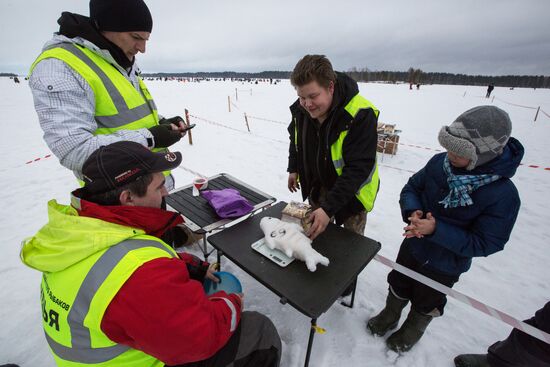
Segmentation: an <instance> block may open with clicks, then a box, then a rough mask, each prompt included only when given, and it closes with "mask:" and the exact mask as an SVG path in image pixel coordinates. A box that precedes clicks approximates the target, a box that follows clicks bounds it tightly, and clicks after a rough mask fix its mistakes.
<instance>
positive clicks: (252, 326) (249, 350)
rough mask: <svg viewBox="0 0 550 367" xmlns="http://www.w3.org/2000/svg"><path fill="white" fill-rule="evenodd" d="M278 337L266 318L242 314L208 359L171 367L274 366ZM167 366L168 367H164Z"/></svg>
mask: <svg viewBox="0 0 550 367" xmlns="http://www.w3.org/2000/svg"><path fill="white" fill-rule="evenodd" d="M280 360H281V338H280V337H279V334H278V333H277V329H275V326H274V325H273V323H272V322H271V320H269V319H268V318H267V317H266V316H264V315H262V314H260V313H258V312H251V311H245V312H243V313H242V314H241V322H240V323H239V326H238V327H237V330H235V332H234V333H233V335H231V337H230V338H229V340H228V342H227V344H226V345H224V346H223V348H222V349H220V350H219V351H218V352H217V353H216V354H214V355H213V356H212V357H210V358H208V359H206V360H204V361H199V362H193V363H186V364H182V365H178V366H172V367H225V366H231V367H258V366H262V367H278V366H279V363H280ZM165 367H168V366H165Z"/></svg>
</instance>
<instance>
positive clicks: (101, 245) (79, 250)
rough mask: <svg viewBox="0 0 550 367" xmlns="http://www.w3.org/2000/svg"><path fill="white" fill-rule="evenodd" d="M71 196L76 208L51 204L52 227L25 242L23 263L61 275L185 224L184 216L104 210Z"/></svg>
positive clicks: (151, 210)
mask: <svg viewBox="0 0 550 367" xmlns="http://www.w3.org/2000/svg"><path fill="white" fill-rule="evenodd" d="M80 194H81V189H78V190H76V191H74V192H73V193H72V195H71V202H72V205H61V204H58V203H57V201H55V200H51V201H49V202H48V218H49V221H48V223H47V224H46V225H45V226H44V227H42V228H41V229H40V230H39V231H38V233H37V234H35V235H34V236H33V237H31V238H28V239H26V240H24V241H23V244H22V248H21V255H20V256H21V260H22V261H23V263H24V264H26V265H28V266H29V267H31V268H34V269H36V270H39V271H42V272H55V271H61V270H63V269H66V268H68V267H70V266H71V265H73V264H76V263H77V262H79V261H81V260H83V259H85V258H87V257H88V256H90V255H92V254H94V253H96V252H98V251H102V250H104V249H106V248H108V247H111V246H114V245H117V244H118V243H120V242H122V241H124V240H127V239H129V238H131V237H135V236H139V235H150V236H153V237H156V238H160V236H162V235H163V234H164V233H165V232H166V231H168V230H169V229H170V228H172V227H174V226H176V225H178V224H180V223H183V218H182V216H181V215H179V214H178V213H175V212H170V211H166V210H163V209H160V208H150V207H138V206H102V205H98V204H95V203H93V202H90V201H87V200H85V199H82V198H81V197H80Z"/></svg>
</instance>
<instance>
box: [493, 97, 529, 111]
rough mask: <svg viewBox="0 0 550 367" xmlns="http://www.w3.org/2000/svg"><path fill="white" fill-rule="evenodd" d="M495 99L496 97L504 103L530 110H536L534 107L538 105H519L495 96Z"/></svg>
mask: <svg viewBox="0 0 550 367" xmlns="http://www.w3.org/2000/svg"><path fill="white" fill-rule="evenodd" d="M495 99H498V100H499V101H501V102H504V103H506V104H509V105H511V106H516V107H523V108H528V109H530V110H536V109H537V108H538V107H531V106H523V105H520V104H515V103H511V102H508V101H505V100H503V99H500V98H498V97H495Z"/></svg>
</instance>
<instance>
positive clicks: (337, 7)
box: [0, 0, 550, 75]
mask: <svg viewBox="0 0 550 367" xmlns="http://www.w3.org/2000/svg"><path fill="white" fill-rule="evenodd" d="M113 1H114V0H113ZM146 2H147V3H148V6H149V9H150V10H151V13H152V15H153V32H152V34H151V38H150V41H149V42H148V44H147V46H148V48H147V52H146V53H145V54H143V55H141V54H140V55H138V63H139V65H140V67H141V69H142V71H144V72H157V71H171V72H175V71H181V72H189V71H191V72H193V71H227V70H230V71H249V72H257V71H263V70H292V69H293V67H294V65H295V64H296V62H297V61H298V60H299V59H300V57H301V56H303V55H305V54H308V53H320V54H325V55H327V56H328V57H329V59H330V60H331V61H332V63H333V65H334V68H335V69H337V70H349V69H350V68H352V67H357V68H364V67H368V68H369V69H371V70H400V71H405V70H407V69H408V68H409V67H415V68H420V69H422V70H424V71H432V72H436V71H437V72H452V73H465V74H484V75H504V74H517V75H524V74H527V75H541V74H542V75H550V1H548V0H456V1H446V0H396V1H391V0H386V1H383V0H380V1H376V2H374V1H365V0H363V1H359V0H351V1H345V0H340V1H328V0H317V1H312V0H305V1H303V0H268V1H262V0H242V1H241V0H233V1H225V0H218V1H214V0H146ZM62 11H71V12H74V13H79V14H83V15H88V1H86V0H0V27H1V31H0V45H1V46H0V47H1V49H0V72H18V73H26V72H27V70H28V67H29V66H30V64H31V63H32V61H33V60H34V58H35V57H36V56H37V55H38V54H39V53H40V49H41V47H42V45H43V44H44V43H45V42H46V41H47V40H48V39H49V38H51V35H52V33H53V32H55V31H57V29H58V25H57V19H58V17H59V15H60V14H61V12H62Z"/></svg>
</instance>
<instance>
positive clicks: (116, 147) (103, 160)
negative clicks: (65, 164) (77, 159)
mask: <svg viewBox="0 0 550 367" xmlns="http://www.w3.org/2000/svg"><path fill="white" fill-rule="evenodd" d="M181 160H182V156H181V153H180V152H163V153H153V152H151V151H150V150H149V149H147V148H145V147H144V146H143V145H141V144H139V143H135V142H132V141H119V142H116V143H112V144H109V145H105V146H102V147H100V148H99V149H97V150H96V151H95V152H93V153H92V154H91V155H90V157H88V159H87V160H86V162H84V165H83V166H82V176H83V180H84V184H85V186H84V190H85V192H86V193H88V194H99V193H103V192H107V191H110V190H113V189H116V188H117V187H121V186H124V185H127V184H129V183H130V182H133V181H135V180H137V179H138V178H139V177H142V176H145V175H147V174H150V173H156V172H162V171H168V170H171V169H174V168H176V167H177V166H179V165H180V163H181Z"/></svg>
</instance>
